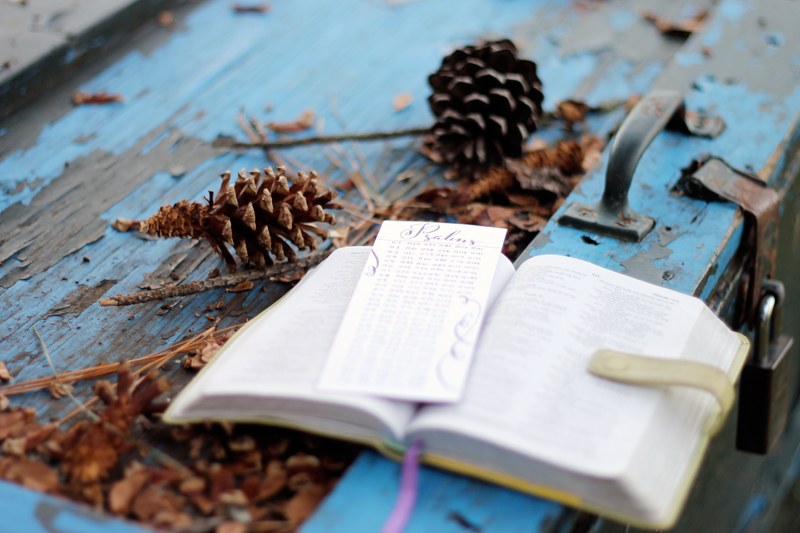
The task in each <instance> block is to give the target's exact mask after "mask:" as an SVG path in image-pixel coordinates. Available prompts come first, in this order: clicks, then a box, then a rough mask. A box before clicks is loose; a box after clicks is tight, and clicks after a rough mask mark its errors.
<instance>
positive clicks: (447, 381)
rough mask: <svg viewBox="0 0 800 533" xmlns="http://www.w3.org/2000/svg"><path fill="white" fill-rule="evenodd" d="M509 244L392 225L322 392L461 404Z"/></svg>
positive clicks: (485, 235) (358, 294)
mask: <svg viewBox="0 0 800 533" xmlns="http://www.w3.org/2000/svg"><path fill="white" fill-rule="evenodd" d="M504 238H505V230H504V229H498V228H488V227H483V226H468V225H464V224H442V223H433V222H399V221H386V222H384V223H383V225H382V226H381V230H380V232H379V233H378V236H377V238H376V241H375V244H374V245H373V247H372V252H371V254H370V258H369V259H368V260H367V264H366V266H365V267H364V270H363V272H362V274H361V277H360V279H359V282H358V285H357V286H356V290H355V293H354V294H353V297H352V299H351V300H350V304H349V307H348V308H347V312H346V314H345V317H344V320H343V321H342V325H341V326H340V328H339V332H338V334H337V337H336V340H335V342H334V344H333V347H332V349H331V352H330V354H329V355H328V359H327V361H326V365H325V368H324V370H323V373H322V377H321V380H320V388H321V389H323V390H335V391H349V392H360V393H369V394H373V395H376V396H382V397H387V398H394V399H401V400H409V401H416V402H451V401H456V400H457V399H458V398H459V397H460V395H461V390H462V387H463V385H464V381H465V378H466V376H467V370H468V369H469V365H470V360H471V358H472V352H473V351H474V348H475V341H476V340H477V336H478V332H479V330H480V326H481V324H482V322H483V318H484V315H485V313H486V302H487V298H488V295H489V289H490V286H491V283H492V278H493V276H494V274H495V269H496V266H497V262H498V259H499V256H500V252H501V248H502V245H503V239H504Z"/></svg>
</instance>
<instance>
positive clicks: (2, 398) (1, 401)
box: [0, 393, 11, 411]
mask: <svg viewBox="0 0 800 533" xmlns="http://www.w3.org/2000/svg"><path fill="white" fill-rule="evenodd" d="M10 404H11V401H10V400H9V399H8V396H6V395H5V394H2V393H0V411H5V410H6V409H8V406H9V405H10Z"/></svg>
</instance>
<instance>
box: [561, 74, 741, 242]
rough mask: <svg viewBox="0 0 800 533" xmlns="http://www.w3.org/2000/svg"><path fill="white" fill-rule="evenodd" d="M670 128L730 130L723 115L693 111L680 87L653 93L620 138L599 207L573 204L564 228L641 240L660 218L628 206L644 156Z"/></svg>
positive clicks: (711, 132)
mask: <svg viewBox="0 0 800 533" xmlns="http://www.w3.org/2000/svg"><path fill="white" fill-rule="evenodd" d="M665 127H669V128H670V129H676V130H678V131H682V132H684V133H688V134H691V135H696V136H701V137H711V138H713V137H716V136H717V135H719V134H720V133H721V132H722V131H723V130H724V129H725V123H724V122H723V121H722V119H721V118H720V117H716V116H710V115H706V114H705V113H700V112H698V113H687V112H686V106H685V104H684V101H683V95H682V94H681V93H680V92H678V91H668V90H657V91H652V92H650V93H649V94H648V95H647V96H645V97H644V98H643V99H642V100H641V101H640V102H639V103H638V104H636V106H635V107H634V108H633V109H632V110H631V112H630V114H629V115H628V116H627V118H626V119H625V121H624V122H623V123H622V126H620V128H619V132H618V133H617V135H616V137H614V144H613V145H612V146H611V153H610V155H609V159H608V168H607V170H606V186H605V190H604V191H603V197H602V198H601V200H600V202H599V203H598V204H596V205H587V204H581V203H578V202H575V203H573V204H572V205H570V206H569V207H568V208H567V210H566V212H564V214H563V215H561V217H559V219H558V223H559V224H561V225H563V226H569V227H572V228H576V229H580V230H584V231H590V232H592V233H596V234H598V235H608V236H610V237H615V238H617V239H620V240H624V241H633V242H639V241H641V240H642V238H644V236H645V235H647V233H648V232H649V231H650V230H651V229H653V226H654V224H655V221H654V220H653V219H652V218H650V217H647V216H644V215H640V214H638V213H635V212H634V211H632V210H631V208H630V207H629V206H628V190H629V189H630V186H631V181H632V180H633V173H634V171H635V170H636V165H637V164H638V163H639V159H641V157H642V154H644V151H645V150H646V149H647V147H648V146H649V145H650V143H651V142H652V141H653V139H655V137H656V135H658V133H659V132H660V131H661V130H663V129H664V128H665Z"/></svg>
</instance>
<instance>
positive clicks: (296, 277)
mask: <svg viewBox="0 0 800 533" xmlns="http://www.w3.org/2000/svg"><path fill="white" fill-rule="evenodd" d="M305 275H306V271H305V270H297V271H295V272H292V273H287V274H281V275H279V276H273V277H271V278H269V280H270V281H277V282H279V283H294V282H296V281H300V280H301V279H303V276H305Z"/></svg>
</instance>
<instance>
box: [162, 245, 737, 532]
mask: <svg viewBox="0 0 800 533" xmlns="http://www.w3.org/2000/svg"><path fill="white" fill-rule="evenodd" d="M369 254H370V249H369V248H358V247H356V248H343V249H340V250H337V251H336V252H334V253H333V254H332V255H331V256H330V257H329V258H328V259H326V260H325V261H324V262H323V263H322V264H321V265H320V266H319V267H318V268H317V269H316V270H314V271H312V272H309V273H308V274H307V275H306V277H305V278H304V279H303V280H302V281H301V283H300V284H298V286H297V287H295V288H294V289H293V290H292V291H291V292H290V293H289V294H288V295H287V296H286V297H284V298H283V299H282V300H280V301H279V302H278V303H277V304H275V305H274V306H272V307H271V308H270V309H268V310H266V311H264V312H263V313H262V314H261V315H259V316H258V317H257V318H256V319H254V320H252V321H251V322H250V323H249V324H248V325H247V326H246V327H245V328H243V329H242V330H240V331H239V333H238V334H237V335H236V336H235V337H234V338H233V339H231V340H230V341H229V342H228V343H227V344H226V345H225V347H224V348H223V349H222V350H221V351H220V353H219V354H218V355H217V357H216V358H215V359H214V361H213V362H212V363H211V364H209V365H208V366H207V367H206V368H205V369H203V371H202V372H201V374H200V375H199V376H198V377H197V378H195V379H194V380H193V381H192V382H191V383H190V384H189V385H188V386H187V387H186V389H185V390H184V391H183V392H182V393H181V394H180V395H179V396H178V397H177V398H176V399H175V400H174V401H173V402H172V405H171V407H170V408H169V410H168V411H167V414H166V419H167V420H168V421H170V422H187V421H197V420H201V419H215V420H234V421H255V422H262V423H267V424H275V425H281V426H287V427H293V428H299V429H304V430H307V431H311V432H315V433H320V434H324V435H328V436H334V437H338V438H342V439H348V440H352V441H357V442H362V443H366V444H370V445H372V446H374V447H376V448H377V449H379V450H381V451H382V452H384V453H385V454H387V455H389V456H392V455H394V456H397V455H398V454H402V452H403V450H404V449H405V447H406V446H408V445H410V443H412V442H414V441H416V440H418V439H421V440H422V441H423V454H422V457H421V459H422V461H423V462H426V463H428V464H432V465H436V466H440V467H443V468H446V469H449V470H454V471H458V472H461V473H464V474H467V475H471V476H475V477H479V478H482V479H486V480H489V481H493V482H496V483H500V484H503V485H506V486H510V487H512V488H515V489H518V490H523V491H527V492H530V493H533V494H537V495H540V496H544V497H546V498H550V499H555V500H559V501H562V502H564V503H566V504H568V505H572V506H575V507H580V508H583V509H587V510H591V511H594V512H598V513H601V514H603V515H605V516H610V517H612V518H616V519H619V520H623V521H626V522H629V523H633V524H637V525H641V526H645V527H648V526H649V527H662V528H664V527H669V526H670V525H671V524H673V523H674V522H675V520H676V519H677V516H678V514H679V512H680V509H681V508H682V505H683V502H684V501H685V499H686V496H687V494H688V491H689V488H690V486H691V483H692V481H693V480H694V477H695V475H696V473H697V470H698V467H699V464H700V461H701V459H702V456H703V453H704V451H705V448H706V446H707V444H708V440H709V438H710V435H709V431H708V427H709V421H712V420H714V418H715V417H716V416H717V415H718V412H719V407H718V402H717V400H716V399H715V397H714V396H712V395H711V394H709V393H707V392H705V391H702V390H698V389H693V388H688V387H644V386H638V385H630V384H623V383H616V382H613V381H609V380H607V379H603V378H600V377H597V376H594V375H592V374H590V373H589V372H588V371H587V364H588V362H589V360H590V359H591V357H592V355H593V354H594V353H595V351H596V350H598V349H600V348H607V349H611V350H617V351H620V352H627V353H635V354H641V355H645V356H657V357H661V358H669V359H676V360H677V359H683V360H692V361H696V362H699V363H705V364H707V365H711V366H713V367H716V368H718V369H720V370H721V371H722V372H724V373H725V374H727V376H728V378H730V381H731V382H734V381H735V380H736V378H737V377H738V374H739V372H740V370H741V367H742V365H743V363H744V359H745V356H746V353H747V341H746V339H745V338H744V337H742V336H740V335H738V334H736V333H733V332H731V331H730V330H729V329H728V328H727V327H726V326H725V325H724V324H723V323H722V322H721V321H720V320H719V319H718V318H717V317H716V316H714V314H713V313H712V312H711V311H709V310H708V308H706V306H705V305H704V304H703V302H702V301H700V300H698V299H697V298H694V297H690V296H686V295H682V294H679V293H676V292H674V291H670V290H668V289H665V288H662V287H658V286H654V285H650V284H647V283H644V282H642V281H638V280H635V279H633V278H630V277H627V276H624V275H622V274H618V273H615V272H610V271H608V270H605V269H603V268H601V267H598V266H595V265H592V264H590V263H587V262H584V261H581V260H578V259H573V258H569V257H562V256H552V255H551V256H539V257H533V258H531V259H528V260H527V261H525V262H524V263H523V264H522V266H521V267H520V268H519V270H518V271H517V272H514V268H513V267H512V265H511V263H510V262H509V261H508V260H507V259H505V258H504V257H501V260H500V264H498V267H497V269H496V273H495V277H494V279H493V281H492V290H491V296H490V300H493V303H492V304H491V307H490V308H489V311H488V313H487V317H486V320H485V322H484V324H483V330H482V332H481V335H480V338H479V341H478V345H477V348H476V351H475V355H474V362H473V366H472V369H471V370H470V373H469V377H468V380H467V384H466V388H465V392H464V394H463V397H462V398H461V399H460V400H459V401H458V402H456V403H453V404H447V405H444V404H439V405H437V404H428V405H424V406H420V405H418V404H413V403H410V402H403V401H395V400H387V399H382V398H378V397H375V396H370V395H361V394H353V393H337V392H323V391H321V390H320V389H319V388H318V380H319V375H320V372H321V371H322V368H323V366H324V364H325V360H326V356H327V354H328V351H329V349H330V346H331V343H332V342H333V341H334V338H335V337H336V334H337V330H338V328H339V325H340V322H341V320H342V317H343V316H344V314H345V311H346V309H347V306H348V301H349V299H350V295H351V294H352V292H353V290H354V288H355V286H356V283H357V282H358V279H359V276H360V275H361V272H362V269H363V268H364V265H365V263H366V261H367V259H368V256H369ZM712 370H714V369H712ZM715 371H716V370H715ZM718 373H719V372H718ZM723 377H724V376H723Z"/></svg>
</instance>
